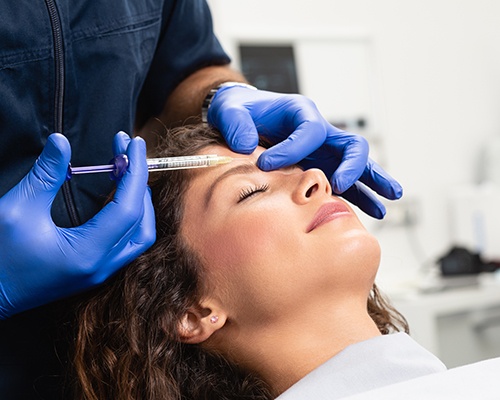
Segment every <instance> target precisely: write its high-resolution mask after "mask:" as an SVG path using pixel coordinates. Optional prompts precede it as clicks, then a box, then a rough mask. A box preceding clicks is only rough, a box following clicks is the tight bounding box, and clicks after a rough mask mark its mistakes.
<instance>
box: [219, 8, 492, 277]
mask: <svg viewBox="0 0 500 400" xmlns="http://www.w3.org/2000/svg"><path fill="white" fill-rule="evenodd" d="M209 4H210V6H211V8H212V12H213V16H214V20H215V26H216V32H217V33H218V35H219V38H220V39H221V41H222V43H223V44H225V45H226V47H227V48H228V50H229V51H233V49H232V47H231V46H232V43H231V40H232V38H234V37H235V36H239V35H240V34H241V32H254V33H255V34H256V35H258V33H259V32H271V33H275V34H276V35H277V36H278V37H281V36H283V35H286V34H287V32H302V31H305V32H310V31H315V32H321V31H322V30H325V31H327V32H332V31H333V32H338V33H339V34H340V35H341V34H342V33H346V32H347V33H349V32H351V33H353V35H356V34H359V33H360V32H361V34H362V35H366V36H367V37H369V40H370V44H371V47H372V49H373V54H374V58H373V69H374V73H373V75H372V78H371V79H373V80H374V82H373V84H374V86H375V87H376V88H377V90H376V91H375V92H374V93H375V98H374V101H375V103H376V104H375V105H376V119H377V121H378V130H379V131H380V132H379V133H380V135H381V138H382V144H381V145H382V147H383V154H384V157H383V162H384V167H385V168H386V169H387V170H388V171H389V172H390V173H391V174H392V175H393V176H395V177H396V178H397V179H398V180H399V181H400V182H401V183H402V184H403V186H404V189H405V197H406V198H408V199H410V200H416V201H417V202H418V204H419V207H418V218H419V222H418V224H417V225H416V227H415V228H414V230H412V231H410V232H408V231H407V230H405V229H403V228H390V227H388V226H386V227H384V225H381V224H373V223H372V222H371V221H370V222H368V225H369V228H370V229H373V230H376V231H377V234H378V236H379V238H380V240H381V244H382V248H383V262H382V270H381V276H382V279H386V280H387V281H390V280H391V279H397V280H401V279H402V280H405V279H408V278H409V277H411V276H412V275H413V273H414V272H415V271H416V270H417V269H418V268H419V267H420V266H421V264H422V262H423V261H425V260H428V259H435V258H436V257H437V256H438V255H441V254H443V252H444V251H445V250H447V249H448V247H449V246H450V230H449V226H450V221H449V218H448V215H447V212H448V205H447V195H448V193H449V192H450V191H451V190H452V189H454V188H455V187H456V186H457V185H462V184H471V183H474V181H475V179H476V174H477V170H476V167H477V163H478V158H479V149H480V147H481V146H483V145H484V143H485V142H486V141H487V140H488V138H489V137H491V136H492V135H500V112H499V105H500V23H499V22H500V1H497V0H474V1H472V0H464V1H456V0H421V1H409V0H346V1H339V0H309V1H298V0H265V1H263V0H252V1H241V0H210V1H209ZM324 57H325V59H324V60H318V62H327V63H329V64H330V65H331V68H332V72H334V71H335V64H336V63H339V62H341V60H330V59H328V54H325V55H324ZM316 79H319V80H321V79H325V77H321V76H318V77H316ZM388 210H389V214H390V213H391V206H389V207H388ZM499 222H500V221H499ZM408 234H409V235H408ZM415 245H416V246H418V247H420V248H421V251H420V254H418V253H417V252H416V251H415Z"/></svg>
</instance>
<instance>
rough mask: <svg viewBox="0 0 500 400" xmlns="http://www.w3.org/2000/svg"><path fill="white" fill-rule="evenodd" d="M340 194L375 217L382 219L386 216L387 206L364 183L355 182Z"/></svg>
mask: <svg viewBox="0 0 500 400" xmlns="http://www.w3.org/2000/svg"><path fill="white" fill-rule="evenodd" d="M340 196H341V197H343V198H344V199H346V200H347V201H349V202H350V203H352V204H354V205H356V206H357V207H358V208H359V209H360V210H361V211H363V212H364V213H366V214H368V215H370V216H372V217H373V218H376V219H382V218H384V216H385V213H386V209H385V206H384V205H383V204H382V203H381V202H380V200H378V199H377V197H376V196H375V195H374V194H373V193H372V192H371V191H370V190H369V189H368V188H366V187H365V186H363V184H362V183H359V182H357V183H355V184H354V185H352V186H351V187H350V188H349V189H347V190H346V191H344V192H343V193H342V194H341V195H340Z"/></svg>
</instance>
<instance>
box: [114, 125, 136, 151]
mask: <svg viewBox="0 0 500 400" xmlns="http://www.w3.org/2000/svg"><path fill="white" fill-rule="evenodd" d="M131 140H132V139H130V136H129V135H128V134H127V133H125V132H123V131H120V132H118V133H117V134H116V135H115V136H114V138H113V154H114V155H115V156H116V155H118V154H125V153H126V152H127V147H128V145H129V143H130V141H131Z"/></svg>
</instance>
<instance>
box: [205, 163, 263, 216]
mask: <svg viewBox="0 0 500 400" xmlns="http://www.w3.org/2000/svg"><path fill="white" fill-rule="evenodd" d="M257 171H259V168H258V167H257V166H256V165H255V164H253V163H252V162H251V161H248V162H245V163H244V164H240V165H237V166H236V167H233V168H231V169H228V170H227V171H225V172H224V173H223V174H220V175H219V176H218V177H217V178H216V179H215V180H214V181H213V182H212V184H211V185H210V187H209V188H208V190H207V194H206V196H205V207H207V206H208V203H210V200H211V199H212V196H213V194H214V191H215V189H216V187H217V186H218V185H219V184H220V183H221V182H222V181H223V180H224V179H226V178H228V177H230V176H233V175H240V174H251V173H253V172H257Z"/></svg>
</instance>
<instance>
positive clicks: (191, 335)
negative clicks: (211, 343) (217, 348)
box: [177, 302, 227, 344]
mask: <svg viewBox="0 0 500 400" xmlns="http://www.w3.org/2000/svg"><path fill="white" fill-rule="evenodd" d="M203 303H204V304H200V305H199V306H197V307H191V308H190V309H189V310H188V311H187V312H186V314H184V316H183V317H182V318H181V320H180V321H179V325H178V327H177V329H178V333H179V336H180V338H181V342H183V343H189V344H198V343H202V342H204V341H205V340H207V339H208V338H209V337H210V336H212V334H213V333H214V332H216V331H218V330H219V329H221V328H222V327H223V326H224V325H225V323H226V320H227V315H226V313H225V312H224V311H222V310H221V309H220V308H219V307H214V305H213V304H210V302H203Z"/></svg>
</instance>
